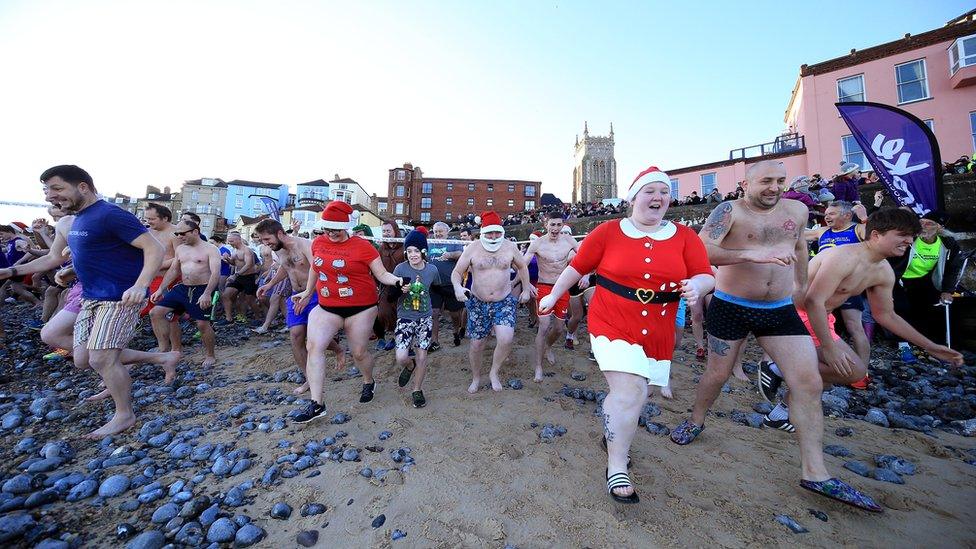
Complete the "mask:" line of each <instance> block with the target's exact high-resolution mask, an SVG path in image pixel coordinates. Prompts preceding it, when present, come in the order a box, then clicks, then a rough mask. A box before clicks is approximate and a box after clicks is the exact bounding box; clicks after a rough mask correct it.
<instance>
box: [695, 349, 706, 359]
mask: <svg viewBox="0 0 976 549" xmlns="http://www.w3.org/2000/svg"><path fill="white" fill-rule="evenodd" d="M695 358H697V359H698V360H705V359H706V358H708V353H707V352H706V351H705V348H704V347H699V348H697V349H695Z"/></svg>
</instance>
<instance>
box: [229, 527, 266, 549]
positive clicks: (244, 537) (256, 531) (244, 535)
mask: <svg viewBox="0 0 976 549" xmlns="http://www.w3.org/2000/svg"><path fill="white" fill-rule="evenodd" d="M265 535H266V534H265V532H264V529H263V528H261V527H260V526H256V525H254V524H245V525H244V526H241V529H240V530H238V531H237V534H236V535H235V536H234V546H235V547H248V546H251V545H254V544H255V543H257V542H259V541H261V540H262V539H264V536H265Z"/></svg>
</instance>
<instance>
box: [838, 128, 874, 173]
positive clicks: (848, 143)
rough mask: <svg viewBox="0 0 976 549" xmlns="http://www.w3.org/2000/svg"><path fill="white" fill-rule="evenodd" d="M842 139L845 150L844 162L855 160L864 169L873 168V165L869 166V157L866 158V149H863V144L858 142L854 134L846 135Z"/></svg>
mask: <svg viewBox="0 0 976 549" xmlns="http://www.w3.org/2000/svg"><path fill="white" fill-rule="evenodd" d="M840 141H841V146H842V150H843V152H844V162H853V163H855V164H857V165H858V166H860V167H861V169H862V170H870V169H871V166H868V161H867V159H866V158H864V151H862V150H861V146H860V145H858V144H857V140H855V139H854V136H853V135H845V136H844V137H841V138H840Z"/></svg>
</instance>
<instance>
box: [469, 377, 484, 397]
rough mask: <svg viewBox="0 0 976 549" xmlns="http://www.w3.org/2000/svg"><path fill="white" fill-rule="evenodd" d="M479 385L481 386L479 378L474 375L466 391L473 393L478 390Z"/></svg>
mask: <svg viewBox="0 0 976 549" xmlns="http://www.w3.org/2000/svg"><path fill="white" fill-rule="evenodd" d="M479 387H481V378H480V377H476V378H474V379H473V380H471V385H469V386H468V392H469V393H471V394H472V395H473V394H475V393H477V392H478V388H479Z"/></svg>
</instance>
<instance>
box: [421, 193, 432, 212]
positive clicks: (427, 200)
mask: <svg viewBox="0 0 976 549" xmlns="http://www.w3.org/2000/svg"><path fill="white" fill-rule="evenodd" d="M430 202H431V200H430V197H429V196H425V197H423V198H421V199H420V207H421V208H424V209H426V210H429V209H430Z"/></svg>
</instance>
